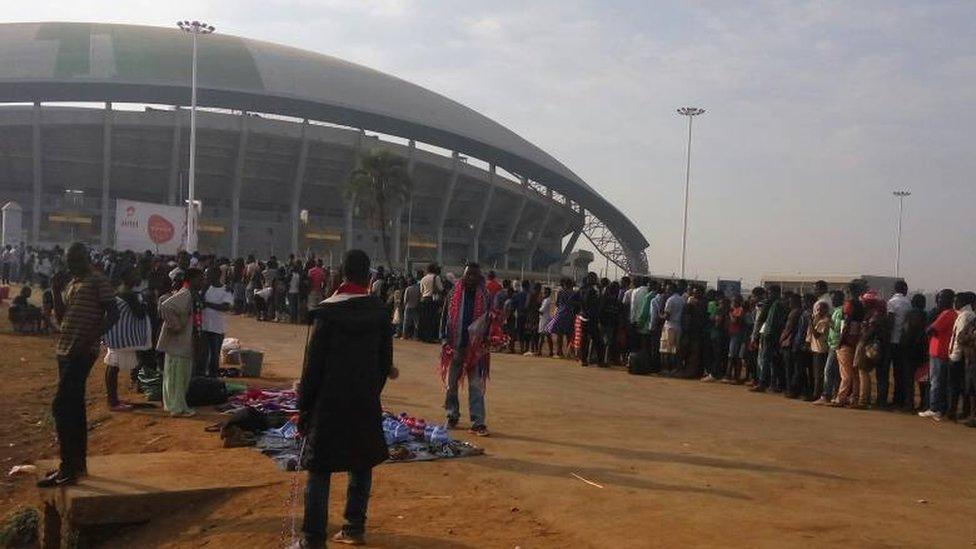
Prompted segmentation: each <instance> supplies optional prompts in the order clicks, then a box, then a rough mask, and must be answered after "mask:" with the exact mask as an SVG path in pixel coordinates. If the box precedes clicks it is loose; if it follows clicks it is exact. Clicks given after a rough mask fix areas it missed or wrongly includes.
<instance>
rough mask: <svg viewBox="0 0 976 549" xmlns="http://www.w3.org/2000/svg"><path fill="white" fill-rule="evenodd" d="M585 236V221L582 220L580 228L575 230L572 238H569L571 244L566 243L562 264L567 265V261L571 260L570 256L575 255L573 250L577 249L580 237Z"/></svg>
mask: <svg viewBox="0 0 976 549" xmlns="http://www.w3.org/2000/svg"><path fill="white" fill-rule="evenodd" d="M581 234H583V221H582V220H580V224H579V226H577V227H576V229H574V230H573V234H572V236H570V237H569V242H567V243H566V247H565V248H563V255H562V260H561V261H560V263H566V259H567V258H569V254H571V253H573V248H575V247H576V242H577V241H579V237H580V235H581Z"/></svg>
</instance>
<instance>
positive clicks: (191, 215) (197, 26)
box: [176, 21, 214, 253]
mask: <svg viewBox="0 0 976 549" xmlns="http://www.w3.org/2000/svg"><path fill="white" fill-rule="evenodd" d="M176 26H177V27H179V28H180V30H182V31H183V32H185V33H188V34H189V35H190V36H191V37H193V61H192V65H191V68H190V173H189V174H188V177H187V180H188V183H187V190H186V194H187V205H186V207H187V210H186V251H187V252H189V253H193V252H195V251H197V207H196V206H197V204H196V194H195V192H194V191H195V190H196V188H195V186H194V184H195V181H194V179H195V177H194V176H195V174H196V160H197V36H200V35H202V34H211V33H213V31H214V27H213V25H208V24H206V23H203V22H200V21H177V22H176Z"/></svg>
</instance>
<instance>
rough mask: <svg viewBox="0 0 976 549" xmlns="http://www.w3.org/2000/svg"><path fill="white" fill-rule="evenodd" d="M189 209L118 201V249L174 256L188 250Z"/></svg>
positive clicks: (116, 229) (116, 218)
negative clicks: (148, 251) (187, 216)
mask: <svg viewBox="0 0 976 549" xmlns="http://www.w3.org/2000/svg"><path fill="white" fill-rule="evenodd" d="M185 243H186V208H181V207H179V206H167V205H166V204H154V203H152V202H136V201H134V200H116V201H115V249H116V250H132V251H134V252H137V253H141V252H145V251H146V250H150V251H152V252H153V253H157V254H164V255H175V254H176V253H177V252H178V251H180V250H182V249H184V248H185Z"/></svg>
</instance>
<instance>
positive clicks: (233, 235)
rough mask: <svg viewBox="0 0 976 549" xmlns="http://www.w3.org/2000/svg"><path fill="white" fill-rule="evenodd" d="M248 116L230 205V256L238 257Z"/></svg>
mask: <svg viewBox="0 0 976 549" xmlns="http://www.w3.org/2000/svg"><path fill="white" fill-rule="evenodd" d="M247 118H248V114H247V113H246V112H242V113H241V125H240V131H239V132H238V136H237V160H236V162H235V164H234V186H233V189H232V190H231V198H230V200H231V205H230V212H231V215H230V256H231V257H237V256H238V250H239V248H240V242H241V187H242V186H243V184H244V159H245V158H246V156H247Z"/></svg>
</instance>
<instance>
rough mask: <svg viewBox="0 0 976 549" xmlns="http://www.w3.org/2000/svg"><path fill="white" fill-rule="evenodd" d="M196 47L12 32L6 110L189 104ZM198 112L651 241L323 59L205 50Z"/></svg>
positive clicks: (4, 47)
mask: <svg viewBox="0 0 976 549" xmlns="http://www.w3.org/2000/svg"><path fill="white" fill-rule="evenodd" d="M189 56H190V40H188V39H186V37H184V36H181V31H179V30H177V29H176V28H175V27H174V28H173V29H167V28H162V27H148V26H138V25H114V24H99V23H13V24H0V102H34V101H117V102H132V103H160V104H174V105H186V104H188V103H189V99H190V90H189V80H190V75H189V72H190V67H189V63H188V62H187V59H188V58H189ZM198 63H199V66H200V78H199V82H198V104H199V105H201V106H204V107H222V108H230V109H239V110H247V111H256V112H266V113H272V114H281V115H288V116H295V117H300V118H310V119H312V120H321V121H326V122H333V123H337V124H343V125H347V126H351V127H356V128H364V129H369V130H373V131H378V132H382V133H386V134H390V135H396V136H400V137H404V138H409V139H415V140H417V141H420V142H424V143H429V144H431V145H436V146H439V147H443V148H445V149H449V150H454V151H458V152H461V153H464V154H468V155H471V156H473V157H475V158H480V159H482V160H485V161H487V162H490V163H494V164H496V165H498V166H499V167H502V168H504V169H506V170H508V171H511V172H514V173H518V174H521V175H524V176H526V177H529V178H531V179H533V180H536V181H539V182H541V183H543V184H545V185H547V186H549V187H551V188H553V189H554V190H556V191H558V192H559V193H561V194H563V195H565V196H567V197H568V198H570V199H572V200H574V201H576V202H578V203H579V204H581V205H582V206H583V207H584V208H586V210H587V211H589V212H592V214H593V215H594V216H596V217H597V218H599V219H600V221H602V222H603V223H604V224H605V225H606V226H607V228H608V229H610V231H612V232H613V234H614V235H615V236H616V237H617V239H618V240H619V241H620V242H621V244H623V246H624V247H625V248H626V249H627V251H628V255H631V254H640V253H642V252H643V250H644V249H645V248H647V245H648V243H647V240H646V239H645V238H644V236H643V235H642V234H641V232H640V231H639V230H638V229H637V227H636V226H634V224H633V223H632V222H631V221H630V220H629V219H627V217H626V216H624V215H623V214H622V213H620V211H618V210H617V209H616V208H615V207H614V206H613V205H611V204H610V203H609V202H607V201H606V200H605V199H603V197H601V196H600V195H599V194H598V193H597V192H596V191H595V190H593V189H592V188H591V187H590V186H589V185H587V184H586V183H585V182H584V181H583V180H582V179H581V178H580V177H579V176H577V175H576V174H574V173H573V172H572V171H571V170H569V169H568V168H567V167H566V166H564V165H563V164H561V163H560V162H559V161H558V160H556V159H555V158H553V157H552V156H550V155H549V154H547V153H545V152H544V151H543V150H542V149H540V148H538V147H536V146H535V145H533V144H532V143H529V142H528V141H526V140H525V139H523V138H522V137H520V136H518V135H517V134H515V133H514V132H512V131H511V130H509V129H507V128H505V127H504V126H502V125H501V124H498V123H497V122H494V121H492V120H491V119H489V118H487V117H485V116H483V115H481V114H479V113H477V112H475V111H474V110H472V109H469V108H467V107H465V106H464V105H461V104H460V103H457V102H455V101H452V100H450V99H448V98H446V97H444V96H442V95H439V94H437V93H434V92H432V91H430V90H427V89H425V88H422V87H420V86H417V85H414V84H411V83H409V82H406V81H404V80H401V79H399V78H396V77H394V76H390V75H388V74H384V73H381V72H379V71H375V70H373V69H370V68H367V67H363V66H361V65H356V64H354V63H349V62H346V61H343V60H341V59H337V58H335V57H330V56H327V55H322V54H318V53H314V52H309V51H305V50H300V49H296V48H291V47H287V46H282V45H278V44H272V43H269V42H262V41H258V40H250V39H246V38H240V37H236V36H230V35H224V34H214V35H211V36H207V37H206V39H205V46H202V47H201V48H200V49H199V53H198Z"/></svg>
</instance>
